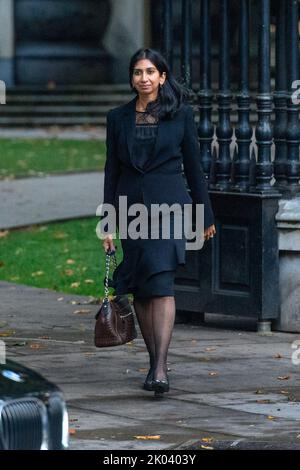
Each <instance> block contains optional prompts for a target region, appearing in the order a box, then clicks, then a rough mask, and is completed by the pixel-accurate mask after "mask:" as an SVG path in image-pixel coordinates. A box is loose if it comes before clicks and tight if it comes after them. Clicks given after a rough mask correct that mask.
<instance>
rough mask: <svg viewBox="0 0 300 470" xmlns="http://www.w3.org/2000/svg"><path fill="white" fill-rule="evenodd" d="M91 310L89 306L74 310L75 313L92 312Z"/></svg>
mask: <svg viewBox="0 0 300 470" xmlns="http://www.w3.org/2000/svg"><path fill="white" fill-rule="evenodd" d="M90 312H91V310H88V309H87V308H82V309H80V310H74V312H73V313H90Z"/></svg>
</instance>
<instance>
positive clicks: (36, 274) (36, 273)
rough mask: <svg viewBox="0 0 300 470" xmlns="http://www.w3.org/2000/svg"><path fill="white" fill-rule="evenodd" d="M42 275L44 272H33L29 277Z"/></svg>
mask: <svg viewBox="0 0 300 470" xmlns="http://www.w3.org/2000/svg"><path fill="white" fill-rule="evenodd" d="M43 274H44V271H35V272H34V273H31V276H42V275H43Z"/></svg>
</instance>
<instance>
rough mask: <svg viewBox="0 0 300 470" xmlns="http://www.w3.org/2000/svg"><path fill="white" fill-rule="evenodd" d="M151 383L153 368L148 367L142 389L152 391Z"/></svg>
mask: <svg viewBox="0 0 300 470" xmlns="http://www.w3.org/2000/svg"><path fill="white" fill-rule="evenodd" d="M152 383H153V369H152V368H151V367H150V369H149V372H148V375H147V377H146V380H145V382H144V385H143V389H144V390H148V391H149V392H153V388H152Z"/></svg>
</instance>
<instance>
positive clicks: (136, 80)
mask: <svg viewBox="0 0 300 470" xmlns="http://www.w3.org/2000/svg"><path fill="white" fill-rule="evenodd" d="M165 79H166V72H163V73H162V75H160V74H159V71H158V70H157V68H156V67H155V65H154V64H153V63H152V62H150V60H148V59H141V60H139V61H138V62H136V64H135V66H134V68H133V74H132V85H133V86H134V88H135V89H136V91H137V92H138V93H139V95H155V94H156V93H158V89H159V85H163V83H164V82H165Z"/></svg>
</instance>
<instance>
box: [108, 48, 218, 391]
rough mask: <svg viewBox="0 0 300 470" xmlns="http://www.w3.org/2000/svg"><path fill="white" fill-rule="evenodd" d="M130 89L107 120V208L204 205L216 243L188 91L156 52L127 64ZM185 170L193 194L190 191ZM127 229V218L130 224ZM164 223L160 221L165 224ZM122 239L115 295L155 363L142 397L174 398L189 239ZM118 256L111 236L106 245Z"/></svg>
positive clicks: (135, 57)
mask: <svg viewBox="0 0 300 470" xmlns="http://www.w3.org/2000/svg"><path fill="white" fill-rule="evenodd" d="M129 79H130V86H131V88H132V90H133V91H134V92H135V94H136V96H135V97H134V99H133V100H131V101H130V102H129V103H126V104H125V105H122V106H118V107H117V108H114V109H112V110H110V111H109V112H108V114H107V139H106V146H107V158H106V163H105V179H104V201H103V202H104V203H110V204H113V205H114V207H115V209H116V212H117V214H119V196H126V197H127V206H128V208H129V207H130V205H132V204H134V203H143V204H144V205H145V206H146V207H147V208H148V209H151V205H153V204H162V203H166V204H168V205H172V204H174V203H178V204H179V205H180V206H181V207H183V204H191V203H194V204H204V239H205V240H207V239H209V238H211V237H213V236H214V234H215V232H216V230H215V226H214V216H213V213H212V209H211V204H210V200H209V195H208V191H207V188H206V182H205V178H204V174H203V171H202V168H201V164H200V152H199V143H198V137H197V131H196V126H195V122H194V115H193V110H192V108H191V106H190V105H189V104H188V103H187V98H188V91H187V90H186V89H185V88H184V87H183V86H182V85H180V84H179V83H178V82H177V81H176V80H175V78H174V77H173V75H172V73H171V71H170V69H169V66H168V64H167V63H166V60H165V59H164V57H163V56H162V55H161V54H160V53H159V52H158V51H156V50H154V49H139V50H138V51H137V52H136V53H135V54H134V55H133V57H132V58H131V60H130V64H129ZM182 164H183V170H184V173H185V176H186V179H187V182H188V185H189V188H190V190H191V196H192V197H190V195H189V193H188V192H187V190H186V186H185V183H184V179H183V177H182ZM127 220H128V221H129V222H130V221H131V219H130V217H127ZM161 220H162V219H161V218H160V219H159V221H160V222H161ZM148 222H149V224H148V228H147V230H148V232H147V233H148V235H149V236H148V238H145V237H144V238H137V239H134V238H130V237H128V238H121V243H122V249H123V260H122V262H121V263H120V264H119V265H118V267H117V268H116V269H115V271H114V273H113V281H114V287H115V294H117V295H118V294H120V295H121V294H128V293H132V294H133V298H134V302H133V305H134V310H135V312H136V316H137V319H138V323H139V326H140V329H141V333H142V335H143V338H144V341H145V344H146V347H147V350H148V353H149V359H150V369H149V372H148V375H147V377H146V380H145V382H144V385H143V387H144V389H145V390H149V391H155V392H156V393H162V392H167V391H169V377H168V374H167V354H168V348H169V344H170V341H171V336H172V331H173V326H174V321H175V312H176V309H175V299H174V277H175V271H176V268H177V266H178V265H184V264H185V244H186V239H185V237H184V235H182V237H181V238H178V237H176V238H175V237H174V216H173V217H171V218H170V223H169V225H170V236H169V237H168V238H161V232H160V234H159V237H158V238H151V223H152V224H153V223H154V221H153V220H152V219H151V216H150V215H149V216H148ZM103 247H104V250H105V251H108V250H109V251H114V250H115V246H114V243H113V235H112V234H107V236H106V237H105V238H104V241H103Z"/></svg>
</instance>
